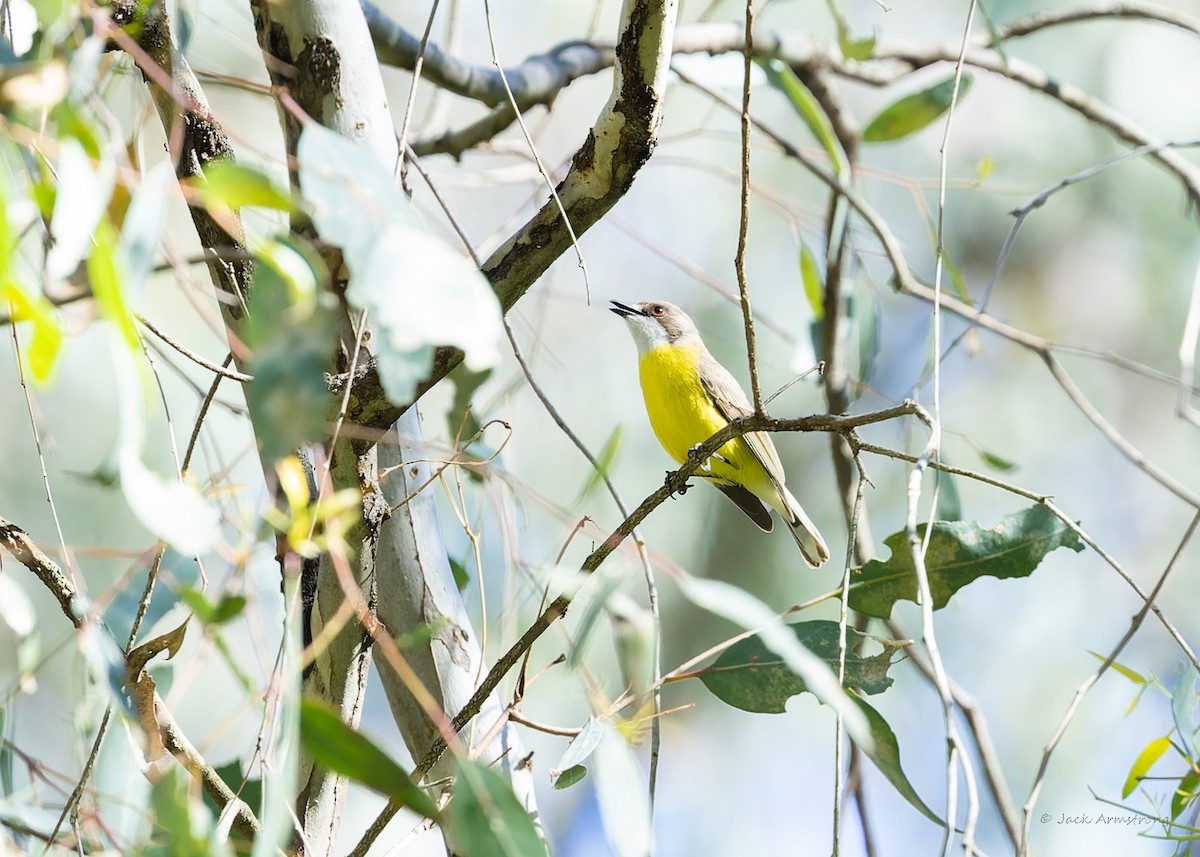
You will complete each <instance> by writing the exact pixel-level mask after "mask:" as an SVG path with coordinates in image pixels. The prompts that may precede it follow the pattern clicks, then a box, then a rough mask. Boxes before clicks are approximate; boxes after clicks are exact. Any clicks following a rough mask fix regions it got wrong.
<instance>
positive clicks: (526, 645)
mask: <svg viewBox="0 0 1200 857" xmlns="http://www.w3.org/2000/svg"><path fill="white" fill-rule="evenodd" d="M903 416H916V417H918V418H919V419H920V420H921V421H922V422H925V423H926V424H928V422H929V415H928V414H927V413H926V412H925V409H924V408H922V407H921V406H920V405H919V404H917V403H916V402H914V401H911V400H906V401H904V402H901V403H900V404H899V405H895V406H893V407H890V408H884V409H883V410H879V411H872V412H870V413H866V414H855V415H833V414H824V415H815V416H810V417H798V418H794V419H775V418H774V417H769V416H766V415H758V414H752V415H750V416H748V417H742V418H741V419H737V420H734V421H733V422H730V423H727V424H726V425H724V426H722V427H721V429H720V430H719V431H717V432H716V433H715V434H713V435H712V437H710V438H709V439H708V440H706V441H705V442H704V443H702V444H700V445H699V446H697V447H695V448H694V449H692V451H691V452H689V453H688V458H687V461H685V462H684V463H683V465H682V466H681V467H680V468H679V469H678V470H675V471H672V472H671V473H669V474H667V478H666V480H665V481H664V483H663V485H662V487H660V488H659V489H658V490H657V491H655V492H654V493H653V494H651V495H650V496H649V497H647V498H646V499H645V500H643V501H642V502H641V504H640V505H639V506H638V507H637V508H636V509H634V510H633V512H632V513H631V514H630V515H629V516H628V517H626V518H625V520H624V521H622V522H621V525H620V526H618V527H617V528H616V529H615V530H613V532H612V534H611V535H609V537H608V538H607V539H605V540H604V542H603V543H602V544H601V545H600V546H599V547H598V548H596V549H595V550H594V551H592V552H591V553H590V554H588V556H587V558H586V559H585V560H584V561H583V564H582V565H581V566H580V571H581V572H583V573H584V574H590V573H592V572H593V571H595V570H596V569H597V568H599V567H600V565H601V563H603V562H604V560H605V559H607V558H608V555H609V554H611V553H612V552H613V551H614V550H616V549H617V548H618V547H619V546H620V545H621V543H622V542H623V541H624V540H625V539H626V538H627V537H628V536H629V535H630V534H631V533H632V532H633V531H634V529H635V528H636V527H637V526H638V525H639V524H641V523H642V521H644V520H645V519H646V517H647V516H648V515H649V514H650V513H651V512H653V511H654V510H655V509H656V508H658V507H659V506H660V505H661V504H662V503H663V502H665V501H666V499H667V498H668V497H670V496H671V495H673V494H677V493H678V492H679V491H680V490H681V489H683V490H686V488H685V486H686V485H687V481H688V479H690V478H691V476H692V474H694V473H695V472H696V471H697V470H698V469H699V468H700V467H701V466H702V465H703V464H704V462H706V461H707V460H708V459H709V458H710V457H711V456H712V454H713V453H714V452H716V451H717V450H718V449H720V448H721V447H722V446H724V445H725V444H726V443H727V442H729V441H730V440H732V439H733V438H735V437H741V436H742V435H744V434H747V433H748V432H755V431H768V432H794V431H829V432H841V433H845V432H850V431H853V430H854V429H856V428H859V427H861V426H865V425H872V424H874V423H880V422H885V421H887V420H892V419H897V418H898V417H903ZM570 605H571V599H570V598H569V597H568V596H566V595H560V596H558V597H557V598H555V599H554V600H553V601H552V602H550V605H549V606H548V607H546V609H545V610H543V611H542V613H541V615H540V616H538V618H537V619H536V620H534V622H533V624H531V625H530V626H529V628H528V629H527V630H526V631H525V633H524V634H522V635H521V638H520V639H519V640H517V642H516V643H514V644H513V645H512V647H511V648H510V649H509V650H508V651H507V652H505V653H504V654H503V655H502V656H501V657H500V658H499V659H498V660H497V661H496V663H495V664H493V665H492V668H491V669H490V670H489V671H488V674H487V675H486V676H484V678H483V681H482V682H480V684H479V689H478V690H477V691H476V692H475V695H474V696H472V697H471V699H470V701H468V702H467V704H466V705H465V706H463V708H462V710H460V711H459V712H458V713H457V714H455V715H454V718H453V720H451V726H452V727H453V728H454V730H455V731H459V730H461V729H462V728H463V727H464V726H466V725H467V724H468V723H469V722H470V721H471V719H472V718H473V717H474V716H475V715H476V714H478V713H479V709H480V708H481V707H482V705H483V703H484V701H486V699H487V698H488V696H489V695H490V694H491V692H492V691H493V690H495V688H496V687H497V685H499V684H500V682H501V680H502V679H503V678H504V676H506V675H507V674H508V673H509V671H510V670H512V668H513V667H515V666H516V665H517V664H518V663H520V661H521V659H522V658H523V657H524V656H525V653H526V652H527V651H529V649H530V648H531V647H532V646H533V644H534V643H535V642H537V640H538V638H539V637H541V636H542V634H543V633H545V632H546V629H548V628H549V627H550V626H551V625H553V624H554V623H555V622H556V621H557V620H558V619H559V618H561V617H562V616H564V615H566V612H567V608H568V607H570ZM444 752H446V742H445V741H444V740H442V739H440V738H439V739H438V740H436V741H434V743H433V745H432V746H431V747H430V748H429V750H428V751H427V752H426V753H425V755H424V756H422V757H421V758H420V759H419V760H418V762H417V765H416V767H415V768H414V769H413V776H414V777H420V776H423V775H424V774H425V773H426V772H427V771H428V770H429V769H430V768H431V767H433V765H435V764H436V763H437V761H438V759H440V758H441V757H442V754H443V753H444Z"/></svg>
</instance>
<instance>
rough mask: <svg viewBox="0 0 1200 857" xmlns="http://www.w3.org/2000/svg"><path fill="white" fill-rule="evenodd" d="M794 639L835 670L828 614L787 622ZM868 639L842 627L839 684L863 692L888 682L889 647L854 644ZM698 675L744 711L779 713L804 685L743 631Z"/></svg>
mask: <svg viewBox="0 0 1200 857" xmlns="http://www.w3.org/2000/svg"><path fill="white" fill-rule="evenodd" d="M787 628H788V630H790V631H791V632H792V633H793V634H795V636H796V640H797V642H799V643H800V644H801V645H802V646H804V647H805V648H807V649H808V650H809V651H811V652H812V653H813V654H814V655H816V656H817V657H819V658H820V659H821V660H822V661H824V662H825V664H826V665H827V666H828V667H829V669H830V670H831V671H832V672H834V673H835V674H836V671H837V669H838V660H839V659H838V637H839V629H838V623H837V622H833V621H830V620H828V619H816V620H813V621H810V622H797V623H795V624H790V625H788V626H787ZM869 639H871V638H870V637H868V636H867V635H865V634H862V633H859V632H858V631H856V630H855V629H853V628H847V629H846V650H847V651H846V672H845V679H844V681H843V682H842V684H843V686H844V687H854V688H860V689H861V690H862V691H863V692H864V693H867V694H875V693H882V692H883V691H885V690H887V689H888V688H889V687H891V685H892V679H891V677H890V676H888V674H887V672H888V669H889V668H890V667H891V665H892V654H893V653H894V651H895V649H894V647H891V646H887V645H886V644H885V646H884V650H883V651H882V652H880V653H879V654H875V655H862V654H860V653H859V652H858V651H856V649H858V648H860V647H861V646H862V644H864V643H865V642H866V641H867V640H869ZM698 677H699V679H700V680H701V681H702V682H704V686H705V687H706V688H708V689H709V691H710V692H712V693H713V695H715V696H716V697H717V698H718V699H720V700H721V701H722V702H725V703H726V704H727V705H732V706H733V707H734V708H740V709H742V710H743V711H752V712H759V713H764V714H782V713H783V712H784V709H785V705H786V703H787V701H788V699H790V698H791V697H793V696H796V695H797V694H800V693H804V692H805V691H807V690H808V686H807V684H806V683H805V681H804V679H803V678H801V677H800V676H799V675H797V674H796V673H795V672H794V671H793V670H792V669H791V668H790V667H788V665H787V664H786V663H784V661H783V659H782V658H780V657H779V656H778V655H777V654H775V653H774V652H773V651H772V650H771V649H770V648H768V647H767V645H766V643H764V642H763V640H762V638H761V637H759V636H757V635H755V636H753V637H747V638H746V639H745V640H741V641H739V642H737V643H735V644H734V645H732V646H730V647H729V648H728V649H726V650H725V651H724V652H722V653H721V654H720V656H719V657H718V658H717V659H716V660H715V661H714V662H713V663H712V665H711V666H709V667H707V668H705V669H703V670H701V671H700V672H699V676H698Z"/></svg>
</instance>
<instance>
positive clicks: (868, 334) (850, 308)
mask: <svg viewBox="0 0 1200 857" xmlns="http://www.w3.org/2000/svg"><path fill="white" fill-rule="evenodd" d="M846 309H847V312H849V314H850V317H851V318H852V319H853V320H854V329H855V330H856V331H857V333H858V377H859V378H860V379H862V380H864V381H865V380H867V379H868V378H870V377H871V370H872V369H873V368H874V366H875V358H876V357H878V356H879V346H880V341H881V340H882V339H883V337H882V335H881V330H882V329H883V316H882V314H881V312H880V309H879V301H877V300H875V295H874V293H873V292H872V291H871V290H869V289H861V288H860V289H855V290H854V291H852V292H851V293H850V295H849V297H848V298H847V307H846ZM855 395H857V393H856V394H855Z"/></svg>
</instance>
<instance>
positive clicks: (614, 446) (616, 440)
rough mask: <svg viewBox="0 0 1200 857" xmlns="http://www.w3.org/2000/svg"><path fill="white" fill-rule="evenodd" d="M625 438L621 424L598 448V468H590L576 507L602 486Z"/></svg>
mask: <svg viewBox="0 0 1200 857" xmlns="http://www.w3.org/2000/svg"><path fill="white" fill-rule="evenodd" d="M624 436H625V433H624V430H623V428H622V427H621V424H620V423H618V424H617V426H616V427H615V428H614V429H613V430H612V434H610V435H609V436H608V440H606V441H604V446H602V447H600V454H599V455H597V456H596V463H597V464H599V465H600V467H599V468H592V471H591V473H589V474H588V478H587V482H585V483H584V485H583V490H582V491H580V492H579V499H578V500H577V501H576V505H578V504H579V503H581V502H582V501H583V500H585V499H587V498H588V497H589V496H590V495H591V493H592V492H593V491H595V490H596V489H597V488H599V487H600V486H602V485H603V484H604V478H605V477H606V476H608V474H609V473H611V472H612V467H613V463H614V462H615V461H616V460H617V453H618V452H620V451H621V440H622V438H623V437H624Z"/></svg>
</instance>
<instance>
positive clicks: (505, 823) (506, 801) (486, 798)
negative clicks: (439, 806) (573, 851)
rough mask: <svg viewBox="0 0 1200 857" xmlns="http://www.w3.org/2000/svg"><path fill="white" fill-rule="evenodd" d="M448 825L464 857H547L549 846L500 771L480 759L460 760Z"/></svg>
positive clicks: (445, 822)
mask: <svg viewBox="0 0 1200 857" xmlns="http://www.w3.org/2000/svg"><path fill="white" fill-rule="evenodd" d="M442 825H443V827H444V829H445V831H446V839H447V841H448V842H452V843H454V845H453V849H454V853H455V854H456V855H460V857H545V855H546V854H547V851H546V843H545V842H544V841H543V840H542V838H541V837H540V836H539V835H538V831H537V828H536V827H534V826H533V821H532V820H531V819H530V817H529V813H528V811H527V810H526V809H525V807H523V806H522V805H521V802H520V801H519V800H518V799H517V796H516V795H515V794H514V793H513V790H512V784H511V783H509V781H508V780H507V779H505V778H504V776H503V775H501V774H500V773H499V772H498V771H496V770H495V769H493V768H491V767H490V766H488V765H486V764H484V763H483V762H479V761H476V760H474V759H465V758H463V757H461V756H456V757H455V759H454V799H453V800H452V801H450V806H449V807H448V808H447V809H446V814H445V817H444V818H443V819H442Z"/></svg>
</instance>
